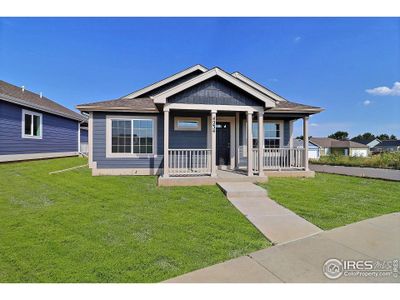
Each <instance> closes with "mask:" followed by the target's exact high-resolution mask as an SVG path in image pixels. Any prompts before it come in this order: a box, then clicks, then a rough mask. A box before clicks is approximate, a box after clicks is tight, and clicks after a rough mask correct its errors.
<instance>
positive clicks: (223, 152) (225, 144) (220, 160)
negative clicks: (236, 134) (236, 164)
mask: <svg viewBox="0 0 400 300" xmlns="http://www.w3.org/2000/svg"><path fill="white" fill-rule="evenodd" d="M230 152H231V129H230V123H229V122H217V166H228V165H230V164H231V158H230Z"/></svg>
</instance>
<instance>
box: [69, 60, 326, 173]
mask: <svg viewBox="0 0 400 300" xmlns="http://www.w3.org/2000/svg"><path fill="white" fill-rule="evenodd" d="M77 108H78V109H79V110H80V111H81V112H83V113H88V114H89V122H88V123H89V166H90V168H91V169H92V174H93V175H151V174H161V175H162V178H169V177H181V176H186V177H191V176H208V177H216V176H217V171H218V170H219V169H224V170H242V173H244V174H246V175H247V176H255V175H257V176H265V174H264V171H269V170H275V171H281V172H284V171H289V170H292V171H293V170H296V171H307V170H308V156H307V151H304V149H299V148H294V147H293V145H292V141H293V138H292V131H293V122H294V121H295V120H297V119H303V121H304V122H303V124H304V136H306V137H307V136H308V118H309V116H310V115H312V114H315V113H318V112H320V111H322V109H321V108H319V107H315V106H308V105H304V104H299V103H294V102H291V101H288V100H286V99H284V98H283V97H281V96H279V95H277V94H276V93H274V92H272V91H271V90H269V89H267V88H265V87H264V86H262V85H261V84H259V83H257V82H255V81H254V80H252V79H250V78H248V77H246V76H244V75H242V74H241V73H239V72H234V73H228V72H225V71H224V70H222V69H220V68H218V67H215V68H212V69H207V68H205V67H203V66H201V65H196V66H193V67H190V68H188V69H185V70H183V71H181V72H178V73H176V74H174V75H172V76H170V77H168V78H165V79H163V80H160V81H158V82H156V83H154V84H151V85H149V86H147V87H145V88H142V89H140V90H137V91H135V92H133V93H130V94H129V95H126V96H123V97H121V98H119V99H114V100H106V101H100V102H94V103H87V104H81V105H78V106H77ZM307 139H308V138H306V140H305V148H307V147H308V141H307Z"/></svg>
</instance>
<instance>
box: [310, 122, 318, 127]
mask: <svg viewBox="0 0 400 300" xmlns="http://www.w3.org/2000/svg"><path fill="white" fill-rule="evenodd" d="M310 126H312V127H318V126H319V124H318V123H310Z"/></svg>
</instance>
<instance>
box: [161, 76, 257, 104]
mask: <svg viewBox="0 0 400 300" xmlns="http://www.w3.org/2000/svg"><path fill="white" fill-rule="evenodd" d="M167 101H168V102H170V103H189V104H216V105H249V106H262V105H263V103H262V102H261V101H260V100H258V99H257V98H255V97H254V96H252V95H250V94H248V93H246V92H244V91H242V90H240V89H238V88H237V87H236V86H234V85H233V84H231V83H228V82H226V81H225V80H223V79H220V78H218V77H213V78H210V79H208V80H205V81H203V82H200V83H199V84H196V85H195V86H192V87H190V88H188V89H186V90H184V91H182V92H180V93H178V94H176V95H173V96H171V97H169V98H168V99H167Z"/></svg>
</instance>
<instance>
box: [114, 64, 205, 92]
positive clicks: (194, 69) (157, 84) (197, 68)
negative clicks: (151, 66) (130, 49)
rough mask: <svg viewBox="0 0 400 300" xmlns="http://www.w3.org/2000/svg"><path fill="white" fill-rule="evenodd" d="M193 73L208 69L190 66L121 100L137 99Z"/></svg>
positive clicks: (198, 65) (200, 66)
mask: <svg viewBox="0 0 400 300" xmlns="http://www.w3.org/2000/svg"><path fill="white" fill-rule="evenodd" d="M195 71H202V72H203V73H204V72H207V71H208V69H207V68H206V67H204V66H202V65H200V64H197V65H194V66H192V67H190V68H187V69H185V70H183V71H180V72H178V73H175V74H174V75H171V76H169V77H167V78H164V79H162V80H160V81H157V82H155V83H153V84H150V85H148V86H146V87H144V88H142V89H139V90H137V91H135V92H133V93H130V94H128V95H126V96H124V97H121V98H129V99H132V98H136V97H138V96H140V95H142V94H144V93H147V92H150V91H152V90H154V89H156V88H158V87H160V86H163V85H164V84H167V83H169V82H171V81H174V80H176V79H179V78H181V77H183V76H185V75H187V74H190V73H192V72H195Z"/></svg>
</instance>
